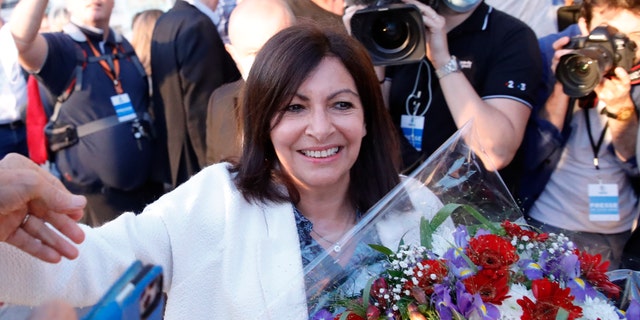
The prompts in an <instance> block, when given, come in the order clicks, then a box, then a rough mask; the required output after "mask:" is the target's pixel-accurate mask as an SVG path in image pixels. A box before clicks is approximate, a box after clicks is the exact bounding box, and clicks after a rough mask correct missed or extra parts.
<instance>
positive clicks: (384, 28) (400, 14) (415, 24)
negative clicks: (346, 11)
mask: <svg viewBox="0 0 640 320" xmlns="http://www.w3.org/2000/svg"><path fill="white" fill-rule="evenodd" d="M365 2H366V1H365ZM422 2H423V3H426V4H428V5H430V6H432V7H433V6H434V5H435V3H436V0H423V1H422ZM424 30H425V26H424V23H423V22H422V16H421V14H420V11H419V10H418V8H417V7H416V6H414V5H409V4H404V3H401V2H400V1H399V0H379V1H377V2H375V3H374V4H370V5H369V6H368V7H367V8H365V9H362V10H358V11H356V13H354V15H353V17H352V18H351V34H352V35H353V36H354V37H355V38H356V39H358V41H360V42H361V43H362V44H363V45H364V46H365V48H366V49H367V51H368V52H369V55H370V56H371V59H372V60H373V64H374V65H396V64H403V63H411V62H416V61H420V60H421V59H422V58H424V56H425V39H424V37H425V34H424Z"/></svg>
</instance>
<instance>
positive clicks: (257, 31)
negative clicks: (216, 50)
mask: <svg viewBox="0 0 640 320" xmlns="http://www.w3.org/2000/svg"><path fill="white" fill-rule="evenodd" d="M294 23H295V16H294V15H293V13H292V12H291V9H289V6H288V5H287V4H286V3H285V2H284V1H282V0H242V1H240V3H238V5H237V6H236V7H235V8H234V9H233V11H232V12H231V16H230V17H229V26H228V28H229V29H228V30H229V31H228V32H229V42H230V44H229V45H227V50H228V51H229V53H230V54H231V56H232V57H233V59H234V60H235V62H236V64H237V65H238V69H240V72H242V76H243V78H245V79H246V78H247V75H248V74H249V69H251V65H252V64H253V59H254V58H255V55H256V54H257V53H258V51H259V50H260V48H262V46H263V45H264V44H265V42H267V40H269V38H271V37H272V36H273V35H275V34H276V33H278V32H279V31H280V30H282V29H285V28H287V27H289V26H291V25H293V24H294Z"/></svg>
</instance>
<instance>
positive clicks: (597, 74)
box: [556, 26, 637, 98]
mask: <svg viewBox="0 0 640 320" xmlns="http://www.w3.org/2000/svg"><path fill="white" fill-rule="evenodd" d="M565 48H568V49H575V50H573V51H572V52H570V53H567V54H565V55H563V56H562V57H561V58H560V62H559V63H558V66H557V67H556V78H557V79H558V81H560V83H562V89H563V91H564V93H565V94H567V95H568V96H570V97H574V98H580V97H584V96H587V95H588V94H589V93H591V92H592V91H593V89H594V88H595V87H596V86H597V85H598V83H600V81H601V80H602V77H604V76H607V75H613V70H614V69H615V68H616V67H622V68H624V69H625V70H627V71H629V70H630V69H631V67H633V61H634V59H635V56H636V55H635V52H636V49H637V45H636V43H635V42H633V41H631V40H629V38H628V37H627V36H626V35H625V34H623V33H621V32H619V31H618V29H616V28H614V27H611V26H600V27H597V28H595V29H593V31H591V33H590V34H589V35H588V36H584V37H581V36H579V37H573V38H571V42H569V44H567V45H566V46H565Z"/></svg>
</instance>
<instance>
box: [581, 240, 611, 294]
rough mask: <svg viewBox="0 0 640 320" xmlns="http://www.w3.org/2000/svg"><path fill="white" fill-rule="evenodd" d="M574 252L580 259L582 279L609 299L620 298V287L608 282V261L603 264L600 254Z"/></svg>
mask: <svg viewBox="0 0 640 320" xmlns="http://www.w3.org/2000/svg"><path fill="white" fill-rule="evenodd" d="M574 252H575V254H576V255H577V256H578V258H579V259H580V270H581V271H582V277H583V278H585V279H587V282H589V283H590V284H591V285H592V286H594V287H596V288H597V289H598V290H600V291H602V292H603V293H604V294H606V295H607V296H608V297H609V298H614V299H617V298H618V297H619V296H620V287H618V286H617V285H615V284H614V283H613V282H611V281H609V277H608V276H607V274H606V272H607V269H608V268H609V261H604V262H603V261H602V256H601V255H600V254H596V255H590V254H588V253H586V252H580V250H577V249H576V250H575V251H574Z"/></svg>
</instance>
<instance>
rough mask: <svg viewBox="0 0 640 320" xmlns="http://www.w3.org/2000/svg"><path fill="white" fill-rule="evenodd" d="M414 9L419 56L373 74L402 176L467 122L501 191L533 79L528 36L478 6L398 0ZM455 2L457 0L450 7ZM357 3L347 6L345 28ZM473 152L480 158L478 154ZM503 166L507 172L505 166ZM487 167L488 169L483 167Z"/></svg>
mask: <svg viewBox="0 0 640 320" xmlns="http://www.w3.org/2000/svg"><path fill="white" fill-rule="evenodd" d="M403 2H404V3H405V4H411V5H414V6H415V7H417V8H418V10H419V12H420V17H419V19H421V22H422V23H423V24H424V27H425V36H424V38H425V42H426V55H423V56H422V57H421V59H420V60H419V61H418V62H415V63H399V64H395V65H391V66H386V67H384V71H381V72H379V79H380V80H381V82H383V90H384V95H385V98H387V101H388V107H389V111H390V113H391V115H392V117H393V120H394V123H395V124H396V127H397V128H398V130H399V131H401V132H402V133H401V134H402V135H403V136H404V139H402V142H403V150H402V156H403V162H404V169H405V171H410V170H412V169H413V168H415V167H416V166H418V165H419V164H420V163H421V162H422V161H423V160H425V159H426V158H427V157H428V156H430V155H431V154H432V153H433V152H434V151H436V149H437V148H438V147H440V145H442V143H443V142H444V141H446V140H447V139H448V138H449V137H450V136H451V135H452V134H453V133H454V132H455V131H456V130H458V129H459V128H460V127H462V126H463V125H464V124H466V123H467V122H469V121H470V120H472V119H473V126H474V127H475V131H476V132H477V133H478V137H479V138H480V139H479V140H480V141H482V146H481V148H482V149H483V150H484V151H486V154H487V155H488V156H489V157H490V160H491V161H490V162H491V163H493V165H494V166H495V167H496V169H502V170H501V171H500V173H501V175H502V177H503V178H504V179H505V181H506V183H507V186H508V187H510V188H511V187H513V186H515V185H516V184H515V179H516V177H515V175H513V174H511V173H510V172H517V171H516V170H513V168H514V166H512V165H510V164H511V163H512V160H513V159H514V157H515V155H516V151H517V150H518V147H519V146H520V143H521V141H522V137H523V134H524V130H525V127H526V123H527V119H528V118H529V115H530V113H531V108H532V106H533V104H534V99H535V94H536V93H535V91H536V86H537V85H538V84H539V82H540V77H541V69H542V68H541V57H540V50H539V48H538V45H537V39H536V36H535V34H534V32H533V31H532V30H531V28H530V27H528V26H527V25H526V24H525V23H523V22H522V21H520V20H518V19H516V18H514V17H512V16H509V15H507V14H506V13H504V12H501V11H498V10H495V9H494V8H492V7H490V6H488V5H487V4H485V3H484V2H483V1H479V0H476V1H463V2H464V5H459V4H454V2H455V1H448V0H436V1H431V2H430V3H431V5H427V4H425V3H429V1H426V0H425V1H420V2H419V1H414V0H405V1H403ZM455 3H461V2H455ZM363 7H364V6H352V7H348V8H347V9H346V11H345V19H344V20H345V23H346V24H347V26H349V25H350V23H351V16H353V15H354V13H355V12H356V11H357V10H359V9H362V8H363ZM478 154H480V153H478ZM508 165H509V167H507V166H508ZM488 167H489V168H491V165H489V166H488Z"/></svg>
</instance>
